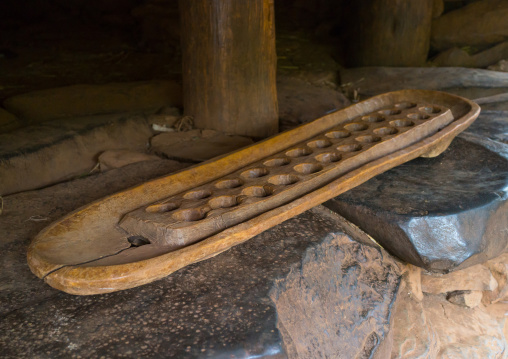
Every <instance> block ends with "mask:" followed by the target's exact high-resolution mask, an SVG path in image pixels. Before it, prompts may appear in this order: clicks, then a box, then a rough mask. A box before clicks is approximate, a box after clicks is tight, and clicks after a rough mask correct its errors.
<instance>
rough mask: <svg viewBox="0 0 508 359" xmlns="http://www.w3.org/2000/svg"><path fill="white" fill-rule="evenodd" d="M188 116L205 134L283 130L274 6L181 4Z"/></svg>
mask: <svg viewBox="0 0 508 359" xmlns="http://www.w3.org/2000/svg"><path fill="white" fill-rule="evenodd" d="M179 6H180V15H181V23H182V28H181V33H182V35H181V36H182V57H183V94H184V96H183V97H184V112H185V114H186V115H191V116H194V121H195V125H196V126H197V127H199V128H210V129H215V130H219V131H223V132H227V133H233V134H237V135H246V136H251V137H259V138H260V137H267V136H270V135H273V134H275V133H276V132H277V129H278V110H277V94H276V85H275V71H276V61H277V57H276V54H275V27H274V12H273V0H242V1H237V0H180V3H179Z"/></svg>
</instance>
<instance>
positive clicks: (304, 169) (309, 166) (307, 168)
mask: <svg viewBox="0 0 508 359" xmlns="http://www.w3.org/2000/svg"><path fill="white" fill-rule="evenodd" d="M293 169H294V170H295V171H296V172H298V173H302V174H305V175H308V174H311V173H316V172H319V171H321V170H322V169H323V166H321V165H320V164H317V163H300V164H299V165H296V166H295V167H293Z"/></svg>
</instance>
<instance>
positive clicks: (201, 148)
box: [151, 130, 254, 162]
mask: <svg viewBox="0 0 508 359" xmlns="http://www.w3.org/2000/svg"><path fill="white" fill-rule="evenodd" d="M252 143H254V141H252V140H251V139H250V138H248V137H243V136H230V135H226V134H224V133H222V132H218V131H214V130H190V131H186V132H166V133H162V134H160V135H157V136H155V137H153V138H152V140H151V147H152V151H153V152H155V153H157V154H160V155H163V156H166V157H168V158H174V159H177V160H185V161H192V162H200V161H206V160H208V159H210V158H213V157H216V156H220V155H224V154H226V153H229V152H232V151H235V150H238V149H240V148H242V147H245V146H248V145H251V144H252Z"/></svg>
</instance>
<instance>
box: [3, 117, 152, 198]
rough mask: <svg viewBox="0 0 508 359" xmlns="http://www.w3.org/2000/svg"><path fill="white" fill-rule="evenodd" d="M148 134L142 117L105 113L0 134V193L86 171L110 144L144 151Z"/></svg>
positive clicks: (31, 187) (41, 184)
mask: <svg viewBox="0 0 508 359" xmlns="http://www.w3.org/2000/svg"><path fill="white" fill-rule="evenodd" d="M151 136H152V132H151V130H150V127H149V126H148V123H147V121H146V120H145V119H144V118H143V117H139V116H131V115H103V116H93V117H82V118H78V119H72V120H64V119H62V120H54V121H48V122H45V123H43V124H40V125H34V126H29V127H25V128H23V129H20V130H17V131H14V132H10V133H5V134H1V135H0V195H7V194H10V193H15V192H19V191H26V190H31V189H34V188H40V187H42V186H47V185H50V184H54V183H56V182H59V181H63V180H66V179H69V178H71V177H74V176H80V175H86V174H88V173H89V172H90V171H91V170H92V169H93V168H94V167H95V165H96V164H97V156H98V155H99V154H100V153H101V152H103V151H105V150H110V149H126V148H128V149H131V150H138V151H144V150H145V149H146V148H147V144H148V140H149V138H150V137H151Z"/></svg>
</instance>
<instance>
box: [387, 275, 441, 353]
mask: <svg viewBox="0 0 508 359" xmlns="http://www.w3.org/2000/svg"><path fill="white" fill-rule="evenodd" d="M426 298H428V297H424V300H425V299H426ZM392 316H393V325H392V331H393V333H392V335H393V346H392V352H391V358H392V359H416V358H422V359H423V358H437V357H438V356H437V354H438V352H439V345H440V340H439V339H440V338H439V337H438V333H437V332H436V330H435V329H434V328H433V327H432V325H431V323H430V321H429V318H428V316H427V315H426V313H425V312H424V309H423V303H422V302H420V301H418V300H415V298H414V297H413V296H412V295H411V292H409V291H408V288H407V286H406V285H405V282H404V281H403V282H402V285H401V290H400V294H399V297H398V299H397V302H396V303H395V305H394V309H393V312H392Z"/></svg>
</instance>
